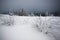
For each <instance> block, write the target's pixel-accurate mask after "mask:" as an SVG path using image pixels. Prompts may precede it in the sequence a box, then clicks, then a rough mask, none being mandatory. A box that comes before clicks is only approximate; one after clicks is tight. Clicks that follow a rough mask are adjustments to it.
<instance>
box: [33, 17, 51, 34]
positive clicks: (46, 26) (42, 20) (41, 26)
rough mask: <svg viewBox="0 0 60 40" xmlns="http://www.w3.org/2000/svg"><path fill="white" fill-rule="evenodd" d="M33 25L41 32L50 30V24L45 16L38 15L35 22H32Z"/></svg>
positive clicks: (46, 32)
mask: <svg viewBox="0 0 60 40" xmlns="http://www.w3.org/2000/svg"><path fill="white" fill-rule="evenodd" d="M33 24H34V25H33V26H34V27H35V28H36V29H37V30H38V31H39V32H42V33H45V34H48V33H49V31H50V30H51V28H52V27H51V24H50V23H49V19H47V17H38V18H37V20H36V23H33Z"/></svg>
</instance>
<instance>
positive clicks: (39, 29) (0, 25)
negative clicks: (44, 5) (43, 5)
mask: <svg viewBox="0 0 60 40" xmlns="http://www.w3.org/2000/svg"><path fill="white" fill-rule="evenodd" d="M0 40H60V17H37V16H36V17H34V16H33V17H31V16H9V15H0Z"/></svg>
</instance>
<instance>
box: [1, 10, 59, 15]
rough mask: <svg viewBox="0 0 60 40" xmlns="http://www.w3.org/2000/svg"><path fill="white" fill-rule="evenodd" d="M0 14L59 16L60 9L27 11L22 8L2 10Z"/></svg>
mask: <svg viewBox="0 0 60 40" xmlns="http://www.w3.org/2000/svg"><path fill="white" fill-rule="evenodd" d="M2 14H9V15H11V16H12V15H18V16H60V11H54V12H48V11H46V12H41V11H32V12H27V11H25V10H24V9H21V10H18V11H11V10H9V12H4V13H2Z"/></svg>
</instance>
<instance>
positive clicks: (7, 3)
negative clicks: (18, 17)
mask: <svg viewBox="0 0 60 40" xmlns="http://www.w3.org/2000/svg"><path fill="white" fill-rule="evenodd" d="M58 2H59V1H58V0H3V2H2V5H3V6H2V11H7V10H8V9H9V8H14V9H20V8H24V9H26V10H29V9H31V10H32V9H38V10H56V9H57V8H58V5H59V3H58Z"/></svg>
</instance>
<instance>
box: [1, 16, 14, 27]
mask: <svg viewBox="0 0 60 40" xmlns="http://www.w3.org/2000/svg"><path fill="white" fill-rule="evenodd" d="M13 24H14V19H13V17H11V16H8V15H5V16H1V17H0V25H2V26H3V25H7V26H11V25H13Z"/></svg>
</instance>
